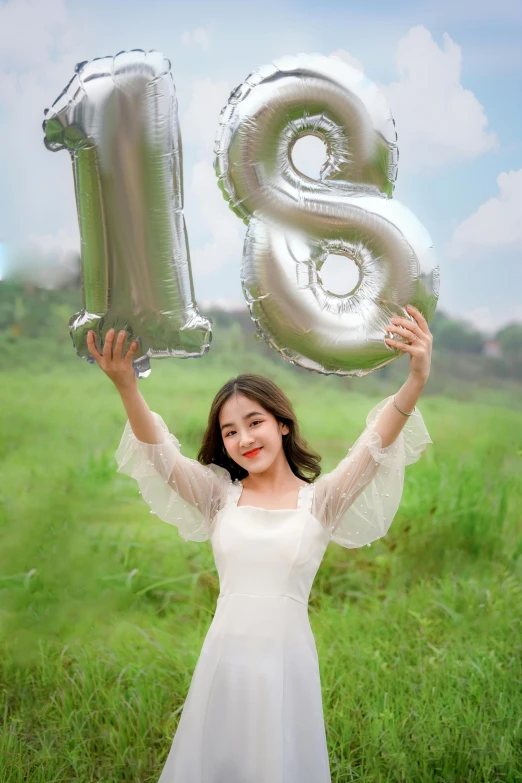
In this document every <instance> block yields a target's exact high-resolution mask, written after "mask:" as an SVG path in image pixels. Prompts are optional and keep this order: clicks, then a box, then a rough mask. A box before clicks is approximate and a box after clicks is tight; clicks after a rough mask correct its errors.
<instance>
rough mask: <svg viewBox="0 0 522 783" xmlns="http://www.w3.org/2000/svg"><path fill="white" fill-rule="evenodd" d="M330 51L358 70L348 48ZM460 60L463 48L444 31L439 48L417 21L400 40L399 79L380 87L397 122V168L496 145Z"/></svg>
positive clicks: (415, 167)
mask: <svg viewBox="0 0 522 783" xmlns="http://www.w3.org/2000/svg"><path fill="white" fill-rule="evenodd" d="M333 54H336V55H337V56H338V57H342V59H344V60H345V61H346V62H348V63H350V64H351V65H355V67H359V68H361V69H362V66H361V64H360V63H359V61H358V60H356V59H355V58H353V57H352V56H351V55H350V54H349V52H343V51H342V50H338V51H336V52H333ZM461 61H462V53H461V48H460V46H458V44H456V43H455V42H454V41H453V40H452V39H451V38H450V36H449V35H448V34H447V33H444V35H443V46H442V47H440V46H438V45H437V44H436V43H435V41H434V40H433V38H432V37H431V34H430V32H429V31H428V30H427V29H426V28H425V27H423V26H421V25H419V26H417V27H413V28H411V30H409V31H408V33H407V34H406V35H405V36H404V38H401V40H400V41H399V44H398V47H397V54H396V67H397V73H398V76H399V79H398V80H397V81H394V82H391V83H390V84H387V85H385V84H380V85H379V87H380V89H381V90H382V92H383V93H384V95H385V96H386V98H387V100H388V103H389V105H390V108H391V111H392V114H393V118H394V120H395V122H396V126H397V135H398V141H399V151H400V162H399V172H400V171H401V169H402V170H403V169H410V170H417V171H419V170H421V169H428V168H434V167H437V166H442V165H447V164H449V163H454V162H456V161H458V160H464V159H466V158H475V157H477V156H478V155H482V154H483V153H485V152H487V151H489V150H491V149H493V148H494V147H495V146H496V145H497V144H498V141H497V137H496V135H495V133H494V132H493V131H490V130H488V127H487V126H488V118H487V116H486V114H485V112H484V108H483V106H482V105H481V104H480V102H479V101H478V99H477V98H476V96H475V95H474V93H473V92H472V91H471V90H467V89H466V88H465V87H464V86H463V85H462V84H461Z"/></svg>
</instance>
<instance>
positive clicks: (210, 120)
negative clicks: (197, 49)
mask: <svg viewBox="0 0 522 783" xmlns="http://www.w3.org/2000/svg"><path fill="white" fill-rule="evenodd" d="M231 92H232V86H231V85H230V84H229V83H227V82H225V81H213V80H212V79H194V81H193V82H192V86H191V91H190V103H189V105H188V108H187V109H186V111H184V112H183V114H182V115H181V117H180V125H181V133H182V135H183V143H184V144H191V145H194V146H196V147H199V150H198V152H199V153H200V154H202V155H204V156H205V158H208V160H212V159H213V150H214V139H215V136H216V132H217V129H218V118H219V113H220V111H221V109H222V108H223V107H224V106H226V105H227V103H228V98H229V96H230V93H231ZM216 187H217V185H216Z"/></svg>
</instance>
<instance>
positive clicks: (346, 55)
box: [329, 49, 364, 73]
mask: <svg viewBox="0 0 522 783" xmlns="http://www.w3.org/2000/svg"><path fill="white" fill-rule="evenodd" d="M329 56H330V57H339V59H340V60H343V61H344V62H345V63H348V65H351V66H352V68H356V69H357V70H358V71H363V73H364V66H363V64H362V62H361V61H360V60H358V59H357V57H354V56H353V55H351V54H350V52H347V51H346V50H345V49H336V50H335V52H330V55H329Z"/></svg>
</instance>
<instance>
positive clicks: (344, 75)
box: [214, 54, 439, 376]
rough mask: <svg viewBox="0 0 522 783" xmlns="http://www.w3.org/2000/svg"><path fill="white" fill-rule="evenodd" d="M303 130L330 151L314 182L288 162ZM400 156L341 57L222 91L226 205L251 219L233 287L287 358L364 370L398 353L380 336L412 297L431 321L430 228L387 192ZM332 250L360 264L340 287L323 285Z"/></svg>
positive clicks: (275, 68) (379, 106) (218, 158)
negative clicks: (346, 288)
mask: <svg viewBox="0 0 522 783" xmlns="http://www.w3.org/2000/svg"><path fill="white" fill-rule="evenodd" d="M305 135H314V136H318V137H319V138H321V139H322V140H323V141H324V143H325V145H326V148H327V156H328V157H327V161H326V162H325V164H324V165H323V167H322V169H321V173H320V178H319V180H314V179H311V178H310V177H307V176H305V175H304V174H302V173H300V172H299V171H298V170H297V169H296V167H295V166H294V164H293V161H292V157H291V153H292V148H293V146H294V144H295V143H296V141H297V139H298V138H300V137H301V136H305ZM397 161H398V149H397V135H396V132H395V123H394V121H393V118H392V116H391V113H390V110H389V108H388V106H387V103H386V101H385V99H384V96H383V95H382V94H381V93H380V92H379V90H378V89H377V87H376V86H375V85H374V84H373V83H372V82H371V81H369V80H368V79H367V78H366V77H365V76H364V75H363V74H362V73H361V72H360V71H358V70H356V69H355V68H352V67H351V66H349V65H347V64H346V63H344V62H343V61H342V60H341V59H339V58H337V57H324V56H321V55H306V54H300V55H298V56H296V57H284V58H281V59H280V60H277V61H275V62H274V63H272V64H270V65H268V66H265V67H262V68H260V69H258V70H257V71H255V72H253V73H252V74H251V75H250V76H249V77H248V78H247V79H246V81H245V82H244V83H243V84H241V85H240V86H239V87H238V88H237V89H236V90H234V91H233V92H232V94H231V95H230V98H229V101H228V104H227V105H226V106H225V107H224V109H223V110H222V112H221V115H220V120H219V127H218V132H217V135H216V143H215V162H214V167H215V170H216V174H217V176H218V184H219V187H220V188H221V190H222V192H223V195H224V197H225V198H226V199H227V200H228V201H229V206H230V208H231V209H232V210H233V211H234V212H235V213H236V215H238V216H239V217H240V218H242V219H243V221H244V222H245V223H247V225H248V229H247V233H246V238H245V244H244V250H243V261H242V270H241V282H242V286H243V291H244V294H245V298H246V300H247V303H248V306H249V310H250V315H251V317H252V319H253V321H254V322H255V324H256V327H257V331H258V333H259V334H260V335H261V337H262V338H264V339H265V340H266V341H267V342H268V344H269V345H271V346H272V347H273V348H275V349H276V350H277V351H278V352H279V354H280V355H281V356H282V357H283V358H285V359H287V360H289V361H291V362H293V363H296V364H299V365H301V366H302V367H306V368H307V369H309V370H315V371H317V372H321V373H324V374H332V373H335V374H338V375H355V376H364V375H366V374H368V373H369V372H372V371H373V370H375V369H377V368H379V367H382V366H384V365H385V364H388V363H389V362H391V361H393V360H394V359H396V358H397V357H398V356H402V355H403V353H402V352H401V351H399V350H397V349H392V348H390V347H388V346H387V345H386V343H385V342H384V339H385V337H386V335H387V334H389V333H387V332H385V329H384V327H385V326H386V324H387V323H388V322H389V319H390V318H391V317H392V316H394V315H401V316H403V317H407V318H410V319H411V316H410V315H409V314H408V312H407V311H406V310H405V309H404V308H405V306H406V305H407V304H408V303H409V304H413V305H414V306H415V307H417V308H418V309H419V310H420V311H421V312H422V314H423V315H424V317H425V318H426V320H428V321H429V320H430V319H431V318H432V316H433V314H434V312H435V308H436V305H437V300H438V292H439V268H438V266H437V267H435V266H434V252H433V246H432V242H431V240H430V237H429V235H428V233H427V232H426V230H425V229H424V228H423V226H422V225H421V223H420V222H419V221H418V219H417V218H416V217H415V216H414V215H413V214H412V213H411V212H410V211H409V210H408V209H407V208H406V207H404V206H403V205H402V204H400V203H399V202H397V201H396V200H395V199H393V198H391V196H392V193H393V187H394V182H395V178H396V175H397ZM329 254H335V255H341V256H344V257H346V259H351V261H352V262H354V263H355V264H356V265H357V267H358V271H359V280H358V282H357V284H356V286H355V287H354V289H353V290H352V291H350V292H348V293H346V294H345V295H338V294H334V293H332V292H330V291H328V290H327V289H326V288H325V287H324V286H323V285H322V281H321V278H320V270H321V267H322V265H323V264H324V262H325V260H326V259H327V258H328V255H329ZM347 263H348V261H347ZM411 320H412V319H411ZM395 337H396V339H399V340H401V339H404V338H402V337H400V336H398V335H395Z"/></svg>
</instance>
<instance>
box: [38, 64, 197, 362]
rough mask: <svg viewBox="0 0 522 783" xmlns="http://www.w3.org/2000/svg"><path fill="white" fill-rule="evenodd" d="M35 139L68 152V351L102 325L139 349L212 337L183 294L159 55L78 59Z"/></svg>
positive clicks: (143, 357)
mask: <svg viewBox="0 0 522 783" xmlns="http://www.w3.org/2000/svg"><path fill="white" fill-rule="evenodd" d="M45 114H46V119H45V120H44V123H43V129H44V132H45V138H44V143H45V145H46V147H47V149H49V150H52V151H53V152H54V151H56V150H61V149H67V150H68V151H69V153H70V155H71V158H72V163H73V172H74V185H75V191H76V204H77V209H78V219H79V225H80V234H81V248H82V252H81V267H82V292H83V309H82V310H81V311H80V312H79V313H77V314H76V315H75V316H73V317H72V318H71V320H70V321H69V327H70V334H71V338H72V341H73V345H74V347H75V348H76V351H77V354H78V355H79V356H81V357H83V358H87V360H88V361H91V362H92V361H94V360H93V359H92V357H91V356H90V354H89V352H88V349H87V340H86V337H87V332H88V330H89V329H92V330H93V331H94V332H95V334H96V336H97V340H96V342H97V345H98V346H100V345H101V344H102V343H103V342H104V339H105V335H106V333H107V331H108V330H109V329H110V328H111V327H113V328H114V329H115V330H116V332H118V331H119V330H120V329H125V330H126V331H127V333H128V338H126V341H125V344H124V350H127V348H128V345H129V343H130V341H131V340H133V339H134V338H138V339H139V348H138V351H137V353H136V359H135V360H134V362H133V366H134V372H135V374H136V375H137V376H138V377H146V376H147V375H149V373H150V361H149V358H150V357H164V356H177V357H181V358H187V357H197V356H201V355H203V354H204V353H206V352H207V351H208V349H209V346H210V341H211V338H212V333H211V322H210V320H209V319H207V318H204V317H203V316H202V315H200V313H199V311H198V308H197V305H196V303H195V299H194V288H193V282H192V273H191V266H190V257H189V249H188V240H187V232H186V228H185V221H184V217H183V174H182V149H181V135H180V130H179V125H178V114H177V100H176V93H175V87H174V82H173V80H172V74H171V72H170V62H169V60H167V59H166V58H165V57H164V56H163V55H162V54H161V53H160V52H157V51H154V50H152V51H149V52H145V51H143V50H141V49H135V50H133V51H130V52H120V53H119V54H117V55H116V56H115V57H103V58H97V59H95V60H92V61H91V62H83V63H79V64H78V65H77V66H76V73H75V75H74V77H73V78H72V79H71V81H70V82H69V84H68V85H67V86H66V87H65V89H64V90H63V92H62V93H61V94H60V95H59V96H58V98H57V99H56V101H55V102H54V103H53V105H52V109H51V110H48V109H46V111H45Z"/></svg>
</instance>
